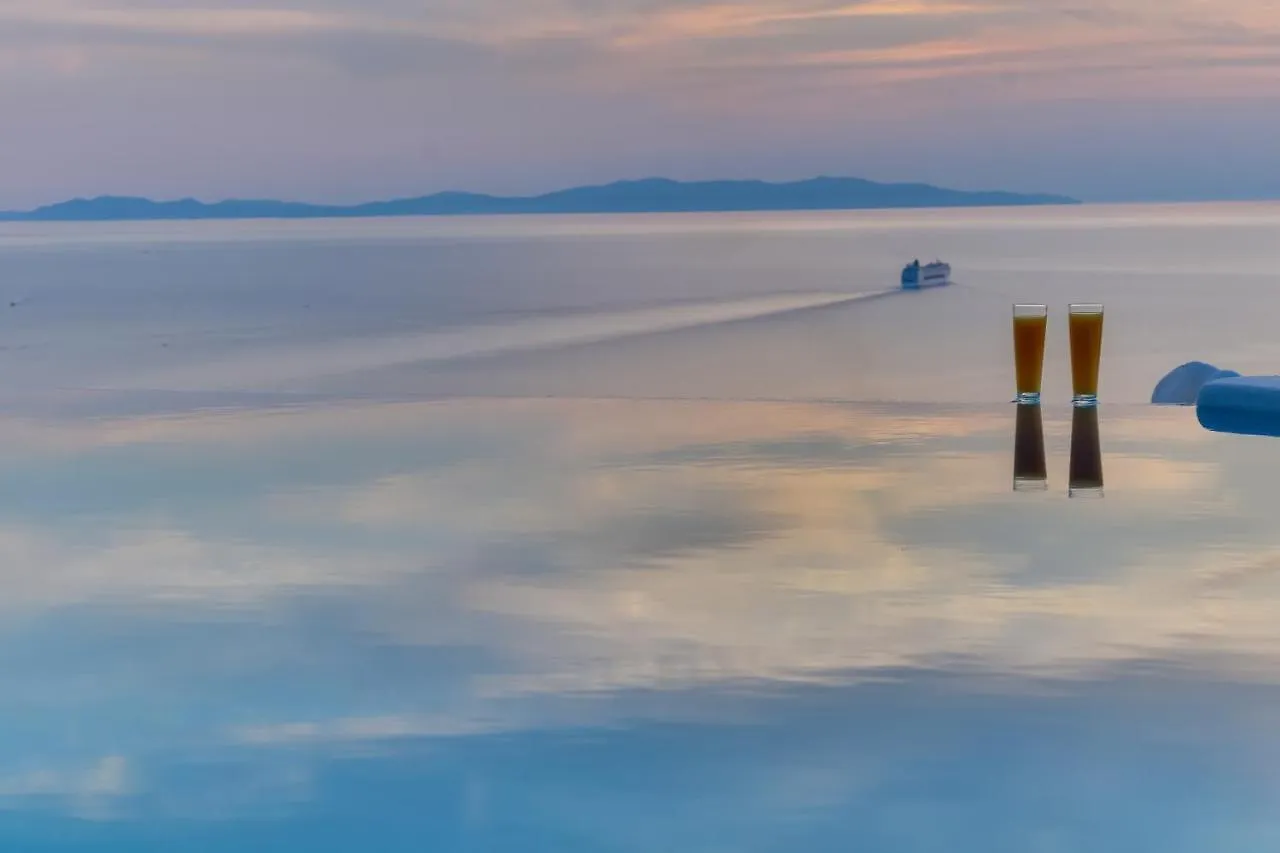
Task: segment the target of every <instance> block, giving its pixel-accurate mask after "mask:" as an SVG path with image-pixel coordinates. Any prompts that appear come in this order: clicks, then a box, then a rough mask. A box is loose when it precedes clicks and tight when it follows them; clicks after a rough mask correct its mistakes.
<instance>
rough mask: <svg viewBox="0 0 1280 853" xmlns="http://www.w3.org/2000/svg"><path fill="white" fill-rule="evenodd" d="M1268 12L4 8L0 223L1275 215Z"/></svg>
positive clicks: (1087, 0)
mask: <svg viewBox="0 0 1280 853" xmlns="http://www.w3.org/2000/svg"><path fill="white" fill-rule="evenodd" d="M1278 107H1280V6H1277V5H1276V4H1275V3H1274V0H854V2H850V0H259V2H253V0H223V2H217V0H0V128H2V130H3V132H0V208H22V207H29V206H33V205H37V204H41V203H47V202H52V201H57V200H61V199H64V198H69V197H73V196H82V195H84V196H87V195H97V194H104V193H112V194H129V195H148V196H152V197H157V198H175V197H183V196H196V197H199V198H203V199H206V200H214V199H219V198H227V197H277V198H290V199H301V200H313V201H332V202H350V201H358V200H366V199H373V198H384V197H393V196H404V195H415V194H420V193H428V192H435V191H440V190H448V189H465V190H474V191H485V192H495V193H510V194H523V193H535V192H541V191H547V190H551V189H556V188H560V187H564V186H569V185H576V184H583V183H595V182H605V181H610V180H616V179H623V178H640V177H649V176H656V175H662V176H667V177H672V178H677V179H686V180H688V179H704V178H764V179H770V180H790V179H799V178H805V177H811V176H814V175H818V174H829V175H855V176H860V177H867V178H871V179H875V180H921V181H929V182H933V183H938V184H942V185H947V186H953V187H958V188H964V189H983V188H989V189H1008V190H1022V191H1048V192H1061V193H1067V194H1071V195H1075V196H1077V197H1080V198H1084V199H1086V200H1107V201H1109V200H1167V199H1203V198H1231V199H1234V198H1249V197H1260V196H1267V195H1280V159H1277V158H1275V157H1274V156H1273V146H1272V142H1271V140H1274V139H1275V138H1278V137H1280V108H1278Z"/></svg>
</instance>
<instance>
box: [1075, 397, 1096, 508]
mask: <svg viewBox="0 0 1280 853" xmlns="http://www.w3.org/2000/svg"><path fill="white" fill-rule="evenodd" d="M1068 488H1069V492H1068V493H1069V494H1070V496H1071V497H1073V498H1100V497H1102V495H1103V491H1102V442H1101V439H1100V436H1099V432H1098V409H1097V407H1093V406H1090V407H1086V408H1075V409H1073V410H1072V414H1071V473H1070V483H1069V487H1068Z"/></svg>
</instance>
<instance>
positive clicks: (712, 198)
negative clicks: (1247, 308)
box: [0, 176, 1080, 222]
mask: <svg viewBox="0 0 1280 853" xmlns="http://www.w3.org/2000/svg"><path fill="white" fill-rule="evenodd" d="M1063 204H1080V202H1079V201H1078V200H1077V199H1074V198H1069V197H1067V196H1061V195H1052V194H1048V193H1013V192H1004V191H970V190H953V189H946V188H943V187H936V186H933V185H930V184H924V183H892V184H886V183H877V182H875V181H868V180H865V179H863V178H844V177H828V176H819V177H816V178H809V179H807V180H802V181H792V182H779V183H771V182H768V181H761V180H725V181H690V182H685V181H675V180H671V179H669V178H643V179H640V180H626V181H615V182H613V183H609V184H597V185H590V186H581V187H570V188H568V189H562V190H555V191H553V192H549V193H544V194H541V195H535V196H497V195H488V194H484V193H469V192H458V191H447V192H439V193H434V194H431V195H424V196H413V197H406V198H396V199H388V200H383V201H370V202H363V203H359V204H348V205H333V204H311V203H308V202H298V201H279V200H275V199H227V200H224V201H217V202H204V201H200V200H198V199H195V198H182V199H176V200H170V201H154V200H152V199H148V198H141V197H134V196H97V197H94V198H75V199H70V200H68V201H62V202H58V203H56V204H49V205H44V206H42V207H37V208H34V209H32V210H27V211H9V212H0V221H6V222H108V221H110V222H120V221H143V220H176V219H181V220H190V219H322V218H338V217H358V218H372V217H391V216H459V215H498V214H556V213H559V214H568V213H699V212H703V213H709V212H723V213H728V212H750V211H783V210H874V209H895V208H927V207H1010V206H1036V205H1063Z"/></svg>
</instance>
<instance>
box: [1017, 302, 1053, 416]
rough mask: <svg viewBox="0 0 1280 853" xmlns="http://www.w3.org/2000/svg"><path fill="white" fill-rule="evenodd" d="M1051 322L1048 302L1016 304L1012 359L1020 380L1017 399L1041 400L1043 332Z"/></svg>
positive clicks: (1037, 401) (1032, 402)
mask: <svg viewBox="0 0 1280 853" xmlns="http://www.w3.org/2000/svg"><path fill="white" fill-rule="evenodd" d="M1048 324H1049V307H1048V306H1047V305H1015V306H1013V361H1014V368H1015V372H1016V373H1017V381H1018V402H1019V403H1023V404H1027V405H1035V404H1037V403H1039V402H1040V378H1041V376H1042V374H1043V373H1044V333H1045V327H1046V326H1048Z"/></svg>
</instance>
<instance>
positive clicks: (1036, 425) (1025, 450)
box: [1013, 405, 1049, 492]
mask: <svg viewBox="0 0 1280 853" xmlns="http://www.w3.org/2000/svg"><path fill="white" fill-rule="evenodd" d="M1016 408H1017V410H1018V418H1017V426H1016V427H1015V428H1014V434H1013V490H1014V491H1015V492H1043V491H1044V490H1045V489H1047V488H1049V471H1048V467H1047V466H1046V465H1045V461H1044V422H1043V421H1042V420H1041V418H1040V407H1039V406H1028V405H1018V406H1017V407H1016Z"/></svg>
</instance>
